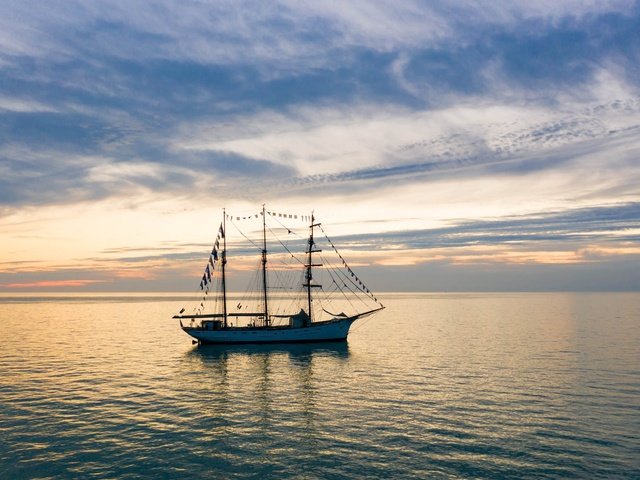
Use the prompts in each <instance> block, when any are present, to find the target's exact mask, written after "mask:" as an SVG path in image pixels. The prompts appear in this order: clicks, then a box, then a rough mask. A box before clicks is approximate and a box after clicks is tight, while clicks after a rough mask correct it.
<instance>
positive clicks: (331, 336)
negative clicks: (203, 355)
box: [182, 318, 356, 344]
mask: <svg viewBox="0 0 640 480" xmlns="http://www.w3.org/2000/svg"><path fill="white" fill-rule="evenodd" d="M355 320H356V319H355V318H346V319H340V320H333V321H329V322H321V323H316V324H312V326H310V327H306V328H238V329H227V330H202V329H199V328H190V327H183V328H182V329H183V330H184V331H185V332H187V333H188V334H189V335H191V336H192V337H193V338H195V339H197V340H199V341H201V342H202V343H229V344H230V343H285V342H297V343H300V342H327V341H340V340H346V338H347V335H348V334H349V327H351V324H352V323H353V322H354V321H355Z"/></svg>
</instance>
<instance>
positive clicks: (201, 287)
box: [200, 280, 204, 290]
mask: <svg viewBox="0 0 640 480" xmlns="http://www.w3.org/2000/svg"><path fill="white" fill-rule="evenodd" d="M203 288H204V287H203V286H202V280H200V290H202V289H203Z"/></svg>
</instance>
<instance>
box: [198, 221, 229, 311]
mask: <svg viewBox="0 0 640 480" xmlns="http://www.w3.org/2000/svg"><path fill="white" fill-rule="evenodd" d="M221 239H224V226H223V224H222V223H221V224H220V228H219V229H218V236H217V237H216V241H215V242H214V243H213V248H212V249H211V254H210V255H209V259H208V260H207V264H206V266H205V268H204V273H203V274H202V278H201V279H200V290H202V292H203V296H202V301H201V302H200V308H198V314H200V312H201V310H202V309H203V308H204V302H205V300H206V299H207V295H208V294H209V290H210V287H211V283H212V278H211V277H212V275H213V272H214V270H215V267H216V264H217V263H218V260H219V259H220V255H219V252H218V251H219V249H220V240H221Z"/></svg>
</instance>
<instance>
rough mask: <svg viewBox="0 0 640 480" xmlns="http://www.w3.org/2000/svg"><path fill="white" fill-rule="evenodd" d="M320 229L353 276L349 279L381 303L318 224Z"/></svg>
mask: <svg viewBox="0 0 640 480" xmlns="http://www.w3.org/2000/svg"><path fill="white" fill-rule="evenodd" d="M312 219H313V217H312ZM320 230H322V233H324V236H325V238H326V239H327V241H328V242H329V244H330V245H331V247H333V250H334V251H335V252H336V254H337V255H338V257H340V260H342V266H343V267H344V268H345V269H346V270H347V272H349V274H350V275H351V278H353V280H351V281H352V282H353V284H354V285H355V286H356V288H358V289H359V290H360V291H362V292H363V293H366V294H367V295H368V296H369V297H371V298H372V299H373V301H374V302H376V303H378V304H380V305H382V304H381V303H380V302H378V299H377V298H376V297H375V296H374V295H373V292H372V291H371V290H369V288H368V287H367V286H366V285H365V284H364V283H362V280H360V279H359V278H358V276H357V275H356V274H355V273H354V271H353V270H351V267H349V265H348V264H347V261H346V260H345V259H344V258H342V255H340V252H338V249H337V248H336V246H335V245H334V244H333V242H332V241H331V239H330V238H329V237H328V236H327V234H326V232H325V231H324V229H323V228H322V226H320ZM343 284H344V286H345V287H346V288H348V287H347V284H346V283H345V282H343Z"/></svg>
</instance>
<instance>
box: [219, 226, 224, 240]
mask: <svg viewBox="0 0 640 480" xmlns="http://www.w3.org/2000/svg"><path fill="white" fill-rule="evenodd" d="M218 233H219V234H220V237H221V238H224V228H222V225H220V230H218Z"/></svg>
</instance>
